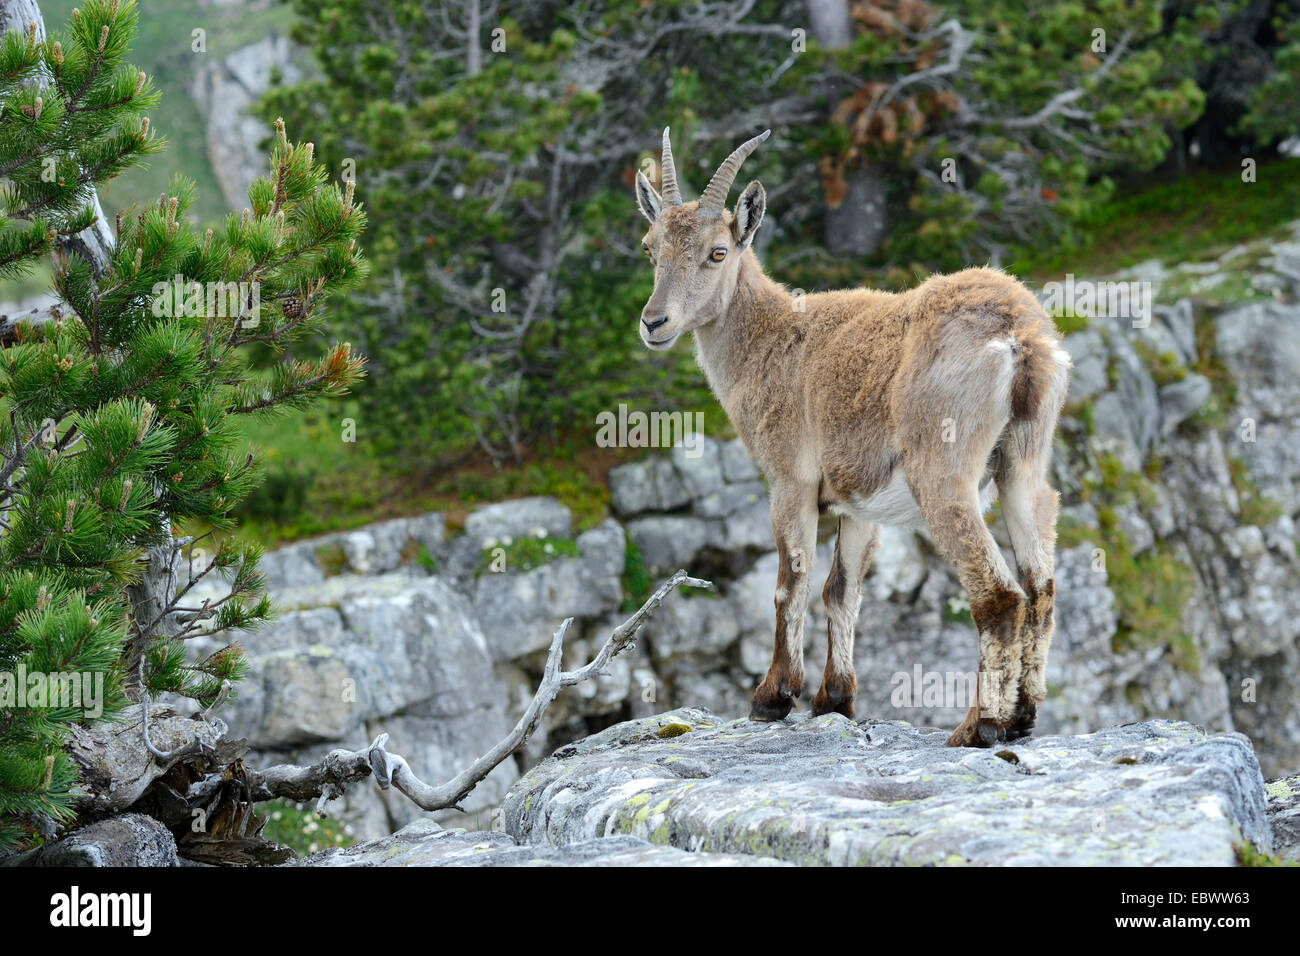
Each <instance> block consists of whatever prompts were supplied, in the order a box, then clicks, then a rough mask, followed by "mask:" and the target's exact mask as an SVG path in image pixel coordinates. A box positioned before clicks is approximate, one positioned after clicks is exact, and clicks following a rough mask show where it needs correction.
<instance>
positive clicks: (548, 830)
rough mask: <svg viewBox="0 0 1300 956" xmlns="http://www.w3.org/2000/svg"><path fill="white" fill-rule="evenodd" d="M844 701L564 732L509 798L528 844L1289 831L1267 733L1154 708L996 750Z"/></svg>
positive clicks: (1066, 843)
mask: <svg viewBox="0 0 1300 956" xmlns="http://www.w3.org/2000/svg"><path fill="white" fill-rule="evenodd" d="M946 737H947V731H944V730H932V729H922V728H917V727H914V726H912V725H911V724H908V723H905V722H902V721H863V722H861V723H854V722H853V721H850V720H847V719H845V718H844V717H841V716H839V715H838V714H829V715H825V716H823V717H817V718H811V717H803V716H800V715H795V716H793V717H791V718H789V719H787V720H786V721H783V722H779V723H757V722H753V721H749V720H734V721H729V722H728V721H724V720H722V719H720V718H717V717H715V716H713V715H712V714H710V713H709V712H708V711H705V710H701V709H697V708H681V709H679V710H676V711H670V712H668V713H666V714H661V715H658V716H655V717H647V718H642V719H639V720H632V721H628V722H625V723H622V724H617V725H615V726H613V727H610V728H608V729H606V730H604V731H602V732H600V733H598V734H595V735H593V736H591V737H588V738H587V739H585V740H583V741H580V742H578V743H575V744H570V745H567V746H565V747H561V748H560V749H559V750H558V751H556V753H555V754H554V755H553V756H552V757H551V758H550V759H548V760H546V761H545V762H544V763H541V764H539V765H538V766H536V767H535V768H533V769H532V770H531V771H530V772H529V773H528V774H526V775H525V776H524V777H523V778H522V779H521V780H520V781H519V782H518V783H517V784H515V786H514V787H513V788H512V789H511V790H510V792H509V794H507V796H506V801H505V804H504V811H505V820H506V830H507V832H508V833H509V834H510V835H511V836H512V837H514V839H515V840H516V841H518V842H519V843H521V844H523V843H531V844H535V845H546V846H555V847H563V846H569V845H572V844H577V843H581V842H583V841H586V840H590V839H593V838H600V837H613V836H616V835H629V836H635V837H639V838H641V839H644V840H647V841H648V842H650V843H654V844H657V845H663V846H673V847H677V848H679V849H682V850H687V851H692V852H708V853H735V854H746V855H752V856H758V857H768V858H776V859H779V860H784V861H787V862H791V863H796V864H802V865H840V866H844V865H975V866H995V865H1019V866H1042V865H1061V866H1096V865H1108V866H1116V865H1123V866H1177V865H1191V866H1212V865H1219V866H1232V865H1235V863H1236V851H1235V846H1236V845H1239V844H1240V843H1241V842H1242V840H1243V839H1245V840H1249V841H1250V842H1251V843H1253V844H1254V845H1255V846H1256V847H1257V848H1259V849H1262V850H1268V849H1269V848H1270V847H1271V845H1272V839H1271V834H1270V829H1269V821H1268V817H1267V812H1266V811H1267V808H1266V800H1265V791H1264V781H1263V778H1262V776H1261V774H1260V770H1259V764H1258V762H1257V761H1256V758H1255V754H1254V751H1253V749H1252V748H1251V745H1250V742H1249V740H1248V739H1247V738H1246V737H1244V736H1242V735H1241V734H1236V733H1226V734H1214V735H1207V734H1206V733H1205V732H1204V731H1202V730H1201V729H1200V728H1198V727H1196V726H1194V725H1192V724H1188V723H1184V722H1180V721H1167V720H1151V721H1146V722H1143V723H1136V724H1127V725H1123V726H1120V727H1114V728H1109V729H1107V730H1103V731H1099V732H1097V733H1094V734H1084V735H1080V736H1060V737H1042V738H1037V739H1033V738H1031V739H1029V740H1028V741H1017V742H1016V743H1014V744H1008V745H1003V746H1001V747H999V748H995V749H993V750H974V749H954V748H949V747H946V746H944V741H945V739H946Z"/></svg>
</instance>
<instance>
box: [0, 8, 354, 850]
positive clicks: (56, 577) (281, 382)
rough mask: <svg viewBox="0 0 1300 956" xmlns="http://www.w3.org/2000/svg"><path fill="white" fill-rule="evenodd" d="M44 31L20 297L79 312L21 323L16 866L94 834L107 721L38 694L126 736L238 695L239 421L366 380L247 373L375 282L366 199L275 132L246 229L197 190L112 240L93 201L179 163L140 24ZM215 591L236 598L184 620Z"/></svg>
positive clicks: (11, 822)
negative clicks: (196, 641) (30, 293)
mask: <svg viewBox="0 0 1300 956" xmlns="http://www.w3.org/2000/svg"><path fill="white" fill-rule="evenodd" d="M27 6H28V7H29V8H30V9H33V10H34V9H35V7H34V5H33V4H28V5H27ZM36 16H37V19H36V21H35V22H33V23H31V24H30V25H27V27H26V29H18V30H12V31H10V32H8V33H6V34H5V35H4V37H3V41H0V181H3V182H4V187H3V190H0V209H2V210H3V213H4V219H3V224H2V225H0V278H4V279H12V278H15V277H19V276H22V275H24V274H25V273H27V272H29V271H30V270H31V269H32V267H33V266H34V265H35V264H36V263H37V262H38V261H39V260H40V259H41V258H42V257H51V259H52V261H53V264H54V288H55V292H56V294H57V297H58V299H59V303H58V305H57V306H56V307H54V308H52V309H49V310H46V311H44V312H42V313H40V314H37V315H33V316H29V317H27V320H26V321H19V322H5V321H4V320H0V346H2V348H0V846H3V845H11V844H13V843H16V842H20V841H22V840H24V839H26V838H28V837H30V835H31V834H32V833H33V832H40V833H46V834H48V833H50V832H52V829H53V828H52V824H57V823H65V822H67V821H69V820H70V819H72V818H73V816H74V815H75V799H76V785H77V780H76V768H75V766H74V765H73V764H72V762H71V760H70V759H69V758H68V757H67V755H66V754H65V752H64V749H63V748H64V744H65V742H66V740H67V736H68V734H69V732H70V728H71V726H72V725H73V724H74V723H75V722H77V721H84V720H87V719H88V710H87V708H86V707H85V706H50V705H49V704H50V703H53V701H44V700H33V699H32V697H31V696H30V695H29V694H28V693H27V691H28V690H29V685H30V689H36V690H39V689H40V687H41V682H40V681H39V680H37V681H36V682H35V683H34V684H32V683H31V680H32V678H31V677H30V675H76V676H77V677H78V678H80V679H81V680H82V681H83V682H88V684H89V686H90V687H91V689H92V690H93V687H94V685H95V683H96V682H97V681H102V684H103V694H102V708H103V716H105V717H111V716H112V715H114V714H115V713H118V712H120V711H121V710H122V708H123V707H124V706H125V704H126V703H127V702H128V701H129V700H130V699H132V698H136V699H138V698H139V697H140V696H141V695H156V694H158V693H160V692H163V691H167V692H172V693H176V694H181V695H185V696H188V697H192V698H194V699H195V700H197V701H198V702H199V703H200V704H202V705H204V706H208V705H210V704H212V703H213V701H215V700H216V699H218V696H219V694H220V693H221V690H222V687H223V685H225V684H226V683H227V682H231V681H234V680H237V679H238V677H239V676H240V674H241V672H242V667H243V662H242V656H241V653H240V651H239V648H238V646H237V645H232V646H230V647H228V648H225V649H223V650H222V651H219V652H218V653H216V654H213V655H211V656H208V657H206V658H204V659H201V660H194V659H191V656H190V655H187V653H186V647H185V639H186V638H187V637H191V636H194V635H195V634H196V633H197V632H198V630H199V629H200V628H203V629H207V630H216V629H220V630H225V629H229V628H236V629H239V628H243V629H248V628H252V627H255V626H256V625H257V624H258V623H260V622H261V621H263V620H265V619H266V617H267V616H268V613H269V611H270V608H269V604H268V602H267V599H266V596H265V594H264V587H263V580H262V578H261V576H260V574H259V572H258V570H257V559H258V556H259V550H258V548H256V547H254V546H248V545H242V544H238V543H236V542H235V541H234V540H233V539H232V538H230V537H221V538H218V536H219V535H221V534H222V533H223V532H225V531H227V530H229V529H230V527H231V524H232V522H231V519H230V517H229V515H230V512H231V510H232V508H234V507H235V506H236V505H237V504H238V503H239V502H240V501H241V500H242V499H243V498H245V497H246V496H247V495H248V493H249V492H250V490H251V489H252V488H253V487H254V486H255V485H256V483H257V481H258V479H259V463H258V461H257V460H256V459H255V456H254V455H253V454H252V453H251V451H250V450H249V449H248V448H247V447H245V443H244V442H243V441H242V440H241V437H240V425H239V421H240V418H241V416H246V415H268V414H274V413H275V412H276V411H277V410H279V409H285V408H289V407H303V406H305V405H308V404H310V403H312V402H314V401H315V400H317V399H319V398H321V397H324V396H332V395H338V394H340V393H342V392H344V391H345V390H346V389H347V388H348V386H349V385H351V384H352V383H354V382H355V381H356V380H357V379H358V378H359V376H360V374H361V366H362V361H363V360H362V359H361V358H360V357H359V356H357V355H356V354H354V353H353V352H352V350H351V348H350V346H349V345H348V344H339V345H335V346H334V347H332V348H331V349H329V350H328V352H327V353H326V354H325V355H324V356H323V357H322V358H320V359H319V360H316V361H307V360H302V359H295V360H281V361H276V362H273V363H271V365H270V366H269V368H267V367H264V363H263V364H262V365H257V366H255V365H254V364H253V363H252V361H251V360H250V351H251V347H256V348H258V349H260V350H263V351H266V350H268V349H269V350H270V351H271V352H272V353H273V354H281V353H282V352H283V349H284V348H285V346H286V345H287V344H288V343H290V342H293V341H294V340H297V339H301V338H303V337H304V336H306V335H308V334H309V333H314V332H315V331H317V330H318V328H319V324H318V323H319V320H320V308H321V304H322V303H323V302H324V301H325V299H327V298H328V297H329V296H330V295H332V294H334V293H337V292H339V291H340V290H344V289H347V288H349V287H351V286H352V285H354V284H355V283H356V282H357V281H358V280H359V279H361V278H362V277H363V275H364V272H365V262H364V259H363V258H362V256H361V252H360V249H359V247H358V244H357V239H358V237H359V235H360V233H361V232H362V229H363V227H364V223H365V217H364V214H363V212H362V210H361V208H360V206H359V205H358V204H357V203H355V202H354V201H353V195H352V187H351V185H350V184H349V185H347V186H346V187H344V188H340V187H339V186H338V185H336V184H330V183H328V182H327V176H326V173H325V171H324V170H323V168H322V167H321V166H320V165H319V164H318V163H316V162H315V161H314V159H313V149H312V145H311V144H310V143H307V144H302V145H295V144H293V143H291V142H289V140H288V139H287V137H286V135H285V130H284V127H283V124H281V123H278V122H277V124H276V131H275V137H274V142H273V146H272V148H271V155H270V173H269V175H268V176H266V177H263V178H261V179H258V180H257V181H256V182H255V183H254V184H253V185H252V187H251V188H250V189H249V205H248V207H247V208H245V209H244V210H243V211H242V213H240V214H231V215H229V216H228V217H227V218H226V221H225V222H224V223H222V224H220V225H218V226H215V227H214V228H209V229H206V230H205V231H202V232H199V231H198V230H196V228H195V227H194V226H193V225H192V224H191V223H190V221H189V220H188V219H187V217H186V215H185V213H186V209H187V208H188V207H189V206H190V204H191V201H192V198H193V186H192V184H191V183H189V182H187V181H184V180H181V179H177V180H175V181H173V182H172V183H171V184H170V185H169V186H168V188H167V190H166V191H165V192H163V193H162V194H161V195H160V196H159V199H158V201H157V203H156V204H151V205H150V206H149V207H148V208H144V209H133V210H131V211H130V212H129V213H127V214H123V215H120V216H119V217H118V219H117V221H116V222H115V223H114V224H113V225H112V226H111V227H109V224H107V223H104V222H102V213H100V212H99V203H98V198H97V192H96V187H97V186H102V185H103V184H104V183H106V182H108V181H109V180H111V179H112V178H113V177H115V176H116V175H118V174H119V173H121V172H123V171H124V170H126V169H128V168H130V167H132V166H140V165H143V162H144V160H145V159H146V158H147V157H148V156H149V155H151V154H154V153H157V152H158V151H159V150H161V149H163V147H164V143H163V141H162V139H161V138H159V137H158V136H157V134H156V133H155V131H153V130H152V129H151V128H150V122H149V115H148V114H149V112H150V111H151V110H152V109H153V108H154V107H155V106H156V105H157V103H158V99H159V96H158V94H157V93H156V92H155V91H154V90H153V87H152V85H151V83H150V80H149V77H147V76H146V75H145V74H144V73H143V72H142V71H139V70H137V69H135V68H134V67H132V66H130V65H129V63H128V60H127V56H128V53H129V49H130V45H131V41H132V38H133V36H134V34H135V29H136V24H137V17H138V11H137V9H136V5H135V3H134V0H87V2H86V3H85V4H84V5H83V6H82V7H81V8H80V10H74V11H73V13H72V18H71V21H70V22H69V23H68V24H67V26H66V29H65V30H64V31H63V32H62V33H61V34H60V35H57V36H51V37H49V38H48V40H47V39H46V38H45V37H44V28H43V25H42V24H41V23H40V21H39V13H37V15H36ZM178 528H186V529H195V531H199V530H202V531H203V533H202V534H198V535H197V536H195V537H186V536H183V535H178V534H177V531H176V529H178ZM208 535H212V536H213V537H212V542H210V543H208V544H207V545H206V546H205V548H204V547H201V546H200V543H201V542H204V541H206V539H207V537H208ZM205 549H206V550H207V551H209V552H210V555H208V556H205V555H202V554H201V551H202V550H205ZM182 556H184V558H185V559H186V560H187V561H188V565H189V573H185V572H184V571H182V573H181V574H180V575H179V580H180V582H181V584H180V586H179V587H177V586H175V585H174V584H173V580H172V579H173V575H174V574H175V572H176V569H177V567H178V565H179V564H181V563H182V562H181V557H182ZM213 573H219V574H222V575H223V576H224V577H225V578H226V580H228V581H229V593H228V594H227V596H226V597H224V598H222V599H221V600H219V601H214V602H211V603H205V604H203V605H202V606H199V607H192V606H191V607H187V606H185V605H184V604H183V603H182V598H183V597H184V594H185V593H186V591H187V590H188V588H189V587H190V586H192V584H193V582H194V581H196V580H198V579H202V578H204V577H205V576H207V575H209V574H213ZM20 677H25V678H26V679H25V680H24V681H23V682H22V686H20V685H19V678H20ZM47 686H50V687H53V686H55V685H53V684H49V685H47ZM51 696H52V695H51ZM38 697H39V695H38ZM24 698H26V699H24ZM65 703H66V701H65ZM74 703H81V704H84V701H82V702H76V701H74ZM98 709H99V708H98V707H96V708H95V710H98ZM90 716H94V715H93V713H91V714H90ZM143 746H144V743H143V741H142V747H143Z"/></svg>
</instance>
